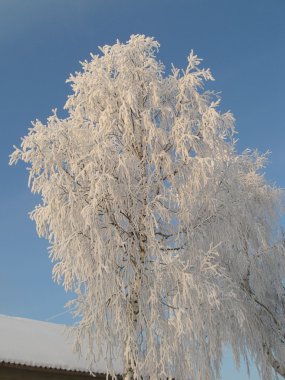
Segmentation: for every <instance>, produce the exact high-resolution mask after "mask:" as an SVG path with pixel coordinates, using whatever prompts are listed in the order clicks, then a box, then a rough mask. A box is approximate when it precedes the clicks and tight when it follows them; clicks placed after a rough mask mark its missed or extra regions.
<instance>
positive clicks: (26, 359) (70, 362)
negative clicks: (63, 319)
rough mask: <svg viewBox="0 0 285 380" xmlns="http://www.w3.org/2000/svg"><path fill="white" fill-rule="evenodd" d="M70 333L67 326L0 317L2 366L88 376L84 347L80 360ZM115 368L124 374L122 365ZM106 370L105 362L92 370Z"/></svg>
mask: <svg viewBox="0 0 285 380" xmlns="http://www.w3.org/2000/svg"><path fill="white" fill-rule="evenodd" d="M69 329H70V327H67V326H65V325H60V324H55V323H48V322H42V321H36V320H31V319H26V318H17V317H10V316H5V315H0V336H1V339H0V363H1V362H6V363H14V364H24V365H28V366H35V367H47V368H54V369H64V370H73V371H83V372H89V363H88V361H87V360H86V359H85V355H84V347H83V352H82V356H81V357H79V356H78V354H77V353H75V352H73V349H72V347H73V340H72V337H71V336H70V335H69V334H68V332H69ZM114 367H115V368H114V369H115V371H116V372H117V373H122V366H121V364H120V362H119V361H117V362H115V363H114ZM106 368H107V364H106V362H105V361H104V360H103V359H102V360H100V361H98V362H97V363H96V367H92V370H93V371H94V372H95V373H106Z"/></svg>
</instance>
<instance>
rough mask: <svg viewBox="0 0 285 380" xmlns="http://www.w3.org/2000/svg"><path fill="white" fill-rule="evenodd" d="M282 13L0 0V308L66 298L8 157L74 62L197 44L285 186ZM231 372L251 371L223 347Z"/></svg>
mask: <svg viewBox="0 0 285 380" xmlns="http://www.w3.org/2000/svg"><path fill="white" fill-rule="evenodd" d="M284 20H285V2H284V0H267V1H266V0H215V1H214V0H171V1H170V0H42V1H40V0H0V53H1V54H0V56H1V59H0V86H1V87H0V115H1V119H0V120H1V139H0V173H1V186H0V192H1V194H0V205H1V217H0V244H1V245H0V254H1V265H0V313H2V314H8V315H16V316H23V317H28V318H34V319H41V320H46V319H48V318H49V317H51V316H54V315H55V314H58V313H61V312H62V311H63V310H64V309H63V305H64V303H65V302H66V301H67V300H68V298H69V296H68V295H66V294H65V293H64V291H63V290H62V289H61V287H59V286H58V285H56V284H53V283H52V280H51V264H50V262H49V259H48V255H47V250H46V249H47V243H46V242H45V241H44V240H40V239H38V238H37V235H36V232H35V228H34V225H33V223H32V222H31V221H30V220H29V218H28V215H27V214H28V211H30V210H32V209H33V207H34V205H35V204H36V203H37V202H39V199H37V198H36V197H35V196H32V195H31V194H30V192H29V190H28V188H27V173H26V171H25V170H24V167H23V165H21V164H20V165H17V166H16V167H9V166H8V159H9V158H8V156H9V154H10V153H11V151H12V150H13V148H12V146H13V145H14V144H17V145H19V143H20V138H21V137H22V136H24V135H25V134H26V133H27V129H28V128H29V127H30V121H31V120H34V119H36V118H38V119H41V120H42V121H45V119H46V117H47V116H48V115H49V114H50V112H51V109H52V108H55V107H57V108H58V109H59V110H61V109H62V107H63V104H64V103H65V100H66V96H67V94H68V93H69V92H70V89H69V86H68V85H66V83H65V79H66V78H67V77H68V76H69V74H70V73H73V72H74V71H76V70H79V68H80V65H79V63H78V62H79V60H84V59H89V53H90V52H98V51H97V46H98V45H104V44H112V43H114V42H115V40H116V39H117V38H119V39H120V40H121V41H126V40H127V39H128V38H129V36H130V35H131V34H137V33H143V34H146V35H150V36H154V37H156V38H157V39H158V41H159V42H160V43H161V50H160V58H161V59H162V60H163V61H164V63H165V64H166V65H168V67H169V65H170V63H171V62H173V63H174V64H175V65H176V66H178V67H183V66H185V65H186V57H187V54H188V53H189V51H190V49H194V51H195V52H196V53H197V54H198V55H199V56H200V57H202V58H203V59H204V61H203V65H204V66H205V67H210V68H211V70H212V72H213V74H214V76H215V78H216V82H215V83H214V88H215V89H216V90H217V91H221V92H222V99H223V101H222V105H221V108H222V110H228V109H230V110H231V111H232V112H233V113H234V115H235V117H236V120H237V123H236V124H237V129H238V131H239V139H240V140H239V142H238V149H239V150H242V149H244V148H246V147H251V148H258V149H259V150H260V151H262V152H264V151H266V150H267V149H269V150H270V151H271V152H272V154H271V158H270V165H269V166H268V168H267V170H266V176H267V178H268V180H269V181H271V182H275V183H276V184H278V185H279V186H281V187H285V173H284V163H285V149H284V142H285V97H284V89H285V74H284V68H285V45H284V44H285V21H284ZM212 87H213V86H212ZM53 321H54V322H59V323H61V322H64V323H70V322H71V318H70V317H69V316H68V315H67V314H64V315H62V316H60V317H58V318H55V319H54V320H53ZM251 378H252V379H253V380H257V379H258V376H257V375H256V374H254V373H253V375H252V377H251ZM237 379H239V380H246V379H248V377H247V375H246V373H245V372H244V371H243V370H242V372H240V373H239V374H238V373H237V372H236V371H235V370H234V368H233V364H232V361H231V359H230V357H229V355H228V354H227V355H226V360H225V364H224V366H223V380H237Z"/></svg>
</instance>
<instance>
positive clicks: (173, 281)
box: [10, 35, 285, 380]
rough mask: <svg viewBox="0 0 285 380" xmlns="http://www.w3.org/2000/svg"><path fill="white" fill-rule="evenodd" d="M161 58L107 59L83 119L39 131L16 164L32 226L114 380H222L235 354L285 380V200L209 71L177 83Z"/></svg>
mask: <svg viewBox="0 0 285 380" xmlns="http://www.w3.org/2000/svg"><path fill="white" fill-rule="evenodd" d="M158 48H159V44H158V42H157V41H156V40H155V39H153V38H149V37H145V36H143V35H135V36H132V37H131V38H130V40H129V41H128V42H127V43H126V44H122V43H120V42H119V41H117V43H115V44H114V45H113V46H104V47H103V48H100V50H101V54H100V55H91V60H90V61H85V62H83V63H82V71H81V72H77V73H76V74H75V75H71V76H70V78H69V80H68V81H69V82H71V87H72V90H73V93H72V94H71V95H70V96H69V97H68V100H67V102H66V105H65V109H66V110H67V112H68V116H67V117H66V118H63V119H62V118H59V117H58V116H57V114H56V111H54V112H53V114H52V116H50V117H49V118H48V120H47V123H46V125H45V124H43V123H42V122H40V121H38V120H37V121H35V122H34V123H33V127H32V128H31V129H30V130H29V133H28V135H27V136H25V137H24V138H23V140H22V144H21V148H19V149H18V148H15V151H14V152H13V154H12V155H11V161H10V162H11V163H15V162H17V161H18V160H23V161H24V162H26V163H27V164H28V168H29V185H30V186H31V190H32V192H34V193H39V194H40V195H41V196H42V202H41V204H40V205H39V206H37V207H36V208H35V209H34V211H33V212H32V213H31V217H32V219H33V220H34V221H35V223H36V226H37V231H38V234H39V236H43V237H45V238H47V239H48V240H49V242H50V257H51V259H52V261H53V262H54V268H53V276H54V279H55V280H56V281H58V282H60V283H62V284H63V286H64V287H65V289H66V290H72V291H74V292H75V294H76V299H75V300H74V301H73V303H72V305H73V307H74V308H75V310H76V311H75V313H76V315H78V316H80V323H79V326H78V330H77V332H78V343H79V344H80V342H81V341H82V339H84V337H88V338H89V340H90V349H91V353H92V347H93V346H94V345H97V346H98V347H99V348H100V350H99V353H100V355H102V356H104V357H106V359H107V362H108V368H107V371H108V373H110V374H111V375H113V376H115V373H114V370H113V364H112V363H113V360H114V358H115V357H117V356H121V357H123V358H124V363H125V378H126V379H151V380H155V379H167V378H175V379H180V380H185V379H191V380H207V379H208V380H213V379H217V378H218V376H219V372H220V366H221V360H222V354H223V347H224V346H225V345H228V346H230V347H231V349H232V351H233V353H234V356H235V359H236V362H237V364H238V363H239V361H240V358H245V359H246V360H248V359H249V358H251V359H252V360H253V361H254V362H255V364H256V365H257V367H258V369H259V371H260V373H261V376H262V378H263V379H264V380H269V379H271V378H272V376H273V375H274V373H275V371H277V372H278V373H279V374H281V375H284V374H285V367H284V365H285V361H284V340H285V336H284V333H285V329H284V327H285V326H284V311H285V310H284V308H285V304H284V296H285V291H284V287H283V281H284V278H285V277H284V271H285V259H284V244H283V235H282V230H281V227H280V213H281V212H282V209H283V193H282V191H281V190H280V189H278V188H275V187H274V186H272V185H270V184H269V183H267V181H266V180H265V177H264V175H263V174H262V170H263V168H264V165H265V161H266V156H265V155H260V154H259V153H258V152H257V151H250V150H246V151H245V152H243V153H242V154H239V153H238V152H237V150H236V147H235V135H236V131H235V126H234V119H233V116H232V114H231V113H230V112H226V113H221V112H220V111H219V110H218V106H219V101H220V99H219V97H218V95H217V94H215V93H214V92H211V91H207V90H205V89H204V85H205V82H206V81H208V80H213V77H212V75H211V72H210V71H209V70H205V69H202V68H200V63H201V60H200V59H199V58H198V57H197V56H196V55H195V54H194V53H193V52H191V53H190V55H189V57H188V65H187V67H186V69H185V70H179V69H177V68H175V67H172V71H171V73H170V74H169V75H166V74H165V72H164V70H165V68H164V65H163V64H162V63H161V62H160V61H159V60H157V58H156V53H157V50H158ZM91 357H92V359H93V360H94V361H96V359H98V358H96V357H95V356H94V355H93V356H92V354H91Z"/></svg>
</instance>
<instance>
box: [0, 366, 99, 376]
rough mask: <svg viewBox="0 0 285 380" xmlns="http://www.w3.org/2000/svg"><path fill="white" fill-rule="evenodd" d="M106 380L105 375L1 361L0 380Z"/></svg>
mask: <svg viewBox="0 0 285 380" xmlns="http://www.w3.org/2000/svg"><path fill="white" fill-rule="evenodd" d="M91 379H92V380H95V379H96V380H106V376H105V375H96V377H94V376H91V375H89V374H88V373H84V372H75V371H63V370H55V369H50V368H36V367H29V366H22V365H17V364H8V363H0V380H91Z"/></svg>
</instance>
